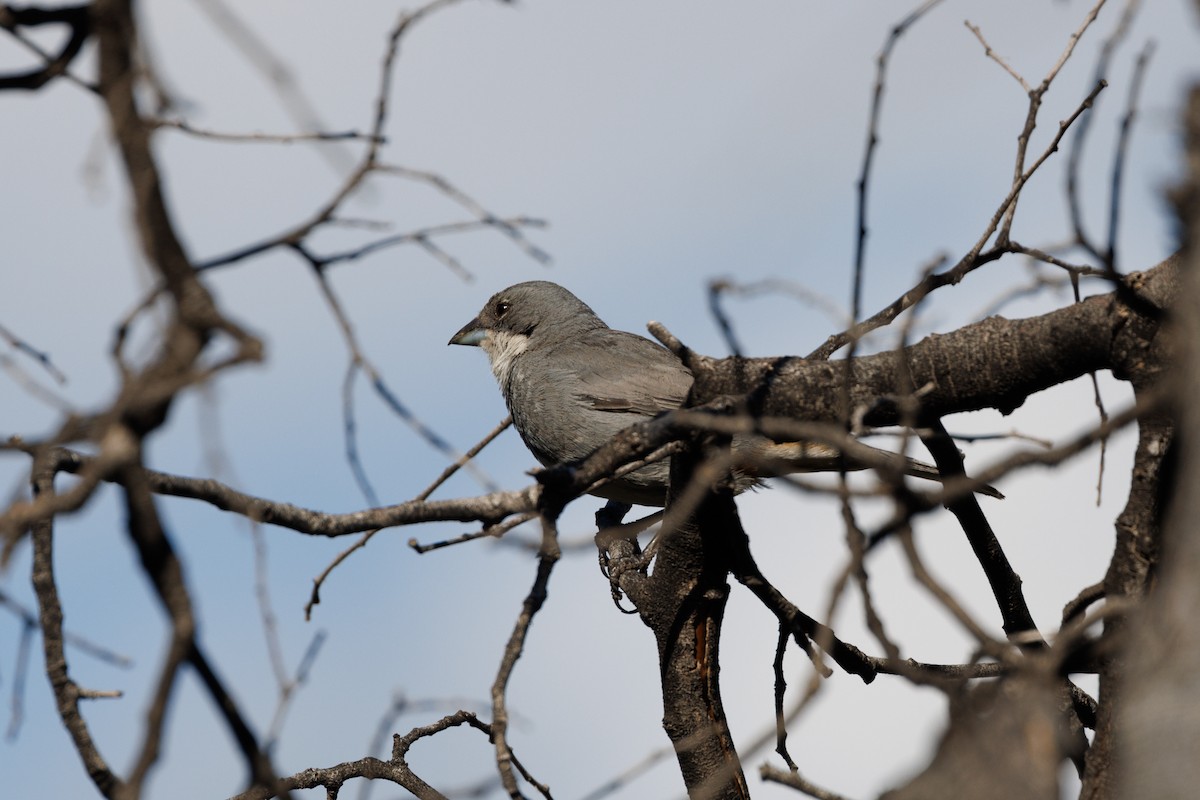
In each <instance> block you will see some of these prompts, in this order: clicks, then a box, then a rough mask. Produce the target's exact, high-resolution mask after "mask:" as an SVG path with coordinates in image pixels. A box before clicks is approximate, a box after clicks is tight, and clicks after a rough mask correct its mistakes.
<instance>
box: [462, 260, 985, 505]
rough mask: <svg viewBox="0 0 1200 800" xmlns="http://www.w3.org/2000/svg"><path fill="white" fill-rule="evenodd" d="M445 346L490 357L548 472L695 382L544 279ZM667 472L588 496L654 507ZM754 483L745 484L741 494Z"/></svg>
mask: <svg viewBox="0 0 1200 800" xmlns="http://www.w3.org/2000/svg"><path fill="white" fill-rule="evenodd" d="M450 344H462V345H477V346H479V347H481V348H483V350H484V352H485V353H487V356H488V360H489V361H490V362H491V365H492V372H493V373H494V374H495V376H496V380H497V382H498V383H499V384H500V391H501V392H502V393H503V395H504V400H505V402H506V403H507V405H508V410H509V412H510V413H511V414H512V417H513V425H514V426H515V427H516V429H517V432H518V433H519V434H520V435H521V439H522V440H523V441H524V442H525V445H526V446H527V447H528V448H529V449H530V451H532V453H533V455H534V457H535V458H537V460H538V461H540V462H541V463H542V464H543V465H545V466H548V467H549V466H554V465H556V464H561V463H564V462H570V461H577V460H579V459H582V458H585V457H586V456H588V455H590V454H591V453H592V452H593V451H594V450H595V449H596V448H598V447H599V446H600V445H602V444H604V443H605V442H607V441H608V440H609V439H611V438H612V437H613V436H614V435H615V434H617V433H618V432H619V431H622V430H624V429H625V428H627V427H629V426H630V425H632V424H634V423H636V422H642V421H645V420H647V419H649V418H651V417H654V416H656V415H658V414H659V413H661V412H663V411H670V410H672V409H676V408H679V407H680V406H681V405H682V404H683V401H684V400H685V399H686V398H687V393H688V390H689V389H690V388H691V385H692V374H691V373H690V372H689V371H688V369H687V368H686V367H685V366H684V365H683V363H682V362H681V361H680V360H679V359H678V358H677V357H676V356H675V354H674V353H672V352H671V351H670V350H667V349H666V348H665V347H662V346H661V345H659V344H657V343H655V342H652V341H650V340H649V339H646V338H645V337H642V336H638V335H636V334H633V333H626V332H625V331H617V330H613V329H612V328H610V327H608V326H607V325H605V324H604V322H603V321H602V320H601V319H600V318H599V317H597V316H596V314H595V313H594V312H593V311H592V309H590V308H589V307H588V306H587V305H586V304H585V303H584V302H583V301H582V300H580V299H579V298H577V297H576V296H575V295H573V294H571V293H570V292H569V291H567V290H566V289H564V288H563V287H561V286H559V285H558V284H555V283H551V282H550V281H528V282H526V283H518V284H516V285H515V286H510V287H508V288H507V289H504V290H503V291H500V292H497V293H496V294H494V295H492V297H491V298H490V299H489V300H488V301H487V303H486V304H485V305H484V307H483V310H481V311H480V312H479V315H478V316H476V317H475V319H473V320H471V321H470V322H468V323H467V324H466V325H464V326H463V327H462V328H461V329H460V330H459V331H458V333H456V334H454V336H453V337H452V338H451V339H450ZM734 447H735V449H736V450H738V451H739V452H746V453H748V454H750V455H751V456H752V457H755V458H761V457H768V458H772V459H774V460H776V461H777V462H779V463H783V462H786V463H787V464H788V468H787V469H778V470H776V472H778V473H780V474H781V473H783V472H795V471H814V470H819V469H836V468H837V465H838V458H837V453H836V451H834V450H833V449H832V448H828V447H825V446H822V445H815V444H811V443H807V444H805V443H786V444H779V445H776V444H774V443H771V442H768V441H767V440H765V439H761V438H758V437H738V438H735V440H734ZM880 452H884V451H880ZM888 455H889V456H890V457H892V458H895V459H901V458H902V456H899V455H897V454H888ZM849 468H853V466H851V467H849ZM669 469H670V467H669V461H666V460H664V461H659V462H656V463H654V464H650V465H648V466H645V467H643V468H641V469H639V470H636V471H634V472H631V473H629V474H628V475H625V476H623V477H621V478H619V479H617V480H614V481H611V482H609V483H607V484H605V485H604V486H601V487H599V488H597V489H596V490H594V491H593V492H592V494H594V495H597V496H599V497H604V498H606V499H609V500H617V501H619V502H623V503H630V504H636V505H647V506H661V505H663V504H664V503H665V502H666V495H667V484H668V480H669ZM904 469H905V471H906V472H907V473H909V474H911V475H916V476H918V477H923V478H930V479H934V480H937V479H938V477H939V475H938V472H937V468H936V467H933V466H931V465H928V464H922V463H921V462H919V461H913V460H911V459H906V460H905V463H904ZM755 483H757V481H756V479H754V478H753V477H744V478H743V479H741V480H739V481H738V486H739V488H747V487H749V486H751V485H754V484H755ZM993 491H994V490H993Z"/></svg>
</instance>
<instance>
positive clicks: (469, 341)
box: [448, 317, 488, 347]
mask: <svg viewBox="0 0 1200 800" xmlns="http://www.w3.org/2000/svg"><path fill="white" fill-rule="evenodd" d="M487 335H488V330H487V328H485V327H483V325H482V324H480V322H479V318H478V317H476V318H475V319H473V320H471V321H470V322H468V323H467V324H466V325H463V326H462V327H461V328H459V331H458V333H456V334H454V335H453V336H451V337H450V341H449V342H448V344H466V345H472V346H475V347H478V346H479V344H480V343H481V342H482V341H483V340H484V339H486V338H487Z"/></svg>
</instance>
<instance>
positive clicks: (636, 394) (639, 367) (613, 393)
mask: <svg viewBox="0 0 1200 800" xmlns="http://www.w3.org/2000/svg"><path fill="white" fill-rule="evenodd" d="M571 349H572V350H575V351H576V352H577V353H578V358H575V359H573V362H572V364H571V371H572V372H573V373H574V375H575V378H576V386H575V397H576V398H577V399H578V400H580V401H582V402H584V403H587V404H588V406H589V407H590V408H592V409H594V410H596V411H611V412H617V413H627V414H640V415H642V416H647V417H653V416H655V415H656V414H658V413H660V412H662V411H670V410H672V409H676V408H679V407H680V406H681V405H683V401H684V400H685V399H686V398H687V393H688V390H689V389H690V388H691V386H692V373H690V372H688V370H687V367H685V366H683V364H682V363H681V362H680V361H679V359H678V358H676V357H675V355H674V354H673V353H671V351H669V350H667V349H666V348H664V347H662V346H660V345H657V344H655V343H654V342H652V341H650V340H649V339H646V338H643V337H641V336H638V335H636V334H632V333H626V332H624V331H614V330H611V329H605V330H600V331H594V332H592V333H591V334H590V335H588V336H587V337H585V338H584V340H582V341H579V342H577V343H576V345H575V346H574V347H572V348H571Z"/></svg>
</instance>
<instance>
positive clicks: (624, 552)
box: [596, 500, 663, 614]
mask: <svg viewBox="0 0 1200 800" xmlns="http://www.w3.org/2000/svg"><path fill="white" fill-rule="evenodd" d="M629 509H630V506H629V504H628V503H618V502H616V501H614V500H609V501H608V505H606V506H605V507H604V508H602V509H600V510H599V511H597V512H596V528H597V531H596V550H597V552H598V554H599V558H600V571H601V572H602V573H603V574H604V576H605V577H606V578H608V581H609V584H610V585H611V586H612V597H613V602H614V603H615V604H616V606H617V608H618V609H620V610H621V611H622V612H623V613H626V614H632V613H635V611H631V610H630V609H627V608H625V607H623V606H622V605H621V597H622V593H621V576H622V575H624V574H625V573H627V572H629V571H631V570H636V571H639V572H640V571H644V570H645V569H646V567H647V565H648V564H649V563H650V561H651V559H652V558H653V551H648V552H646V553H643V552H642V548H641V545H639V544H638V540H637V537H638V534H640V533H641V532H642V531H644V530H646V529H647V528H649V527H651V526H652V525H655V524H656V523H658V522H659V521H661V520H662V516H663V512H661V511H656V512H654V513H653V514H648V515H647V516H645V517H642V518H641V519H637V520H634V521H633V522H628V523H625V524H621V520H622V519H624V518H625V515H626V514H627V513H629Z"/></svg>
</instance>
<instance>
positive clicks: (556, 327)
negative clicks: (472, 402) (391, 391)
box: [450, 281, 605, 383]
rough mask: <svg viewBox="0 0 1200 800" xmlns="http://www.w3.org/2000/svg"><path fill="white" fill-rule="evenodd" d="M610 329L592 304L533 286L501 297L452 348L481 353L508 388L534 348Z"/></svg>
mask: <svg viewBox="0 0 1200 800" xmlns="http://www.w3.org/2000/svg"><path fill="white" fill-rule="evenodd" d="M603 327H605V325H604V323H603V322H602V321H601V320H600V318H599V317H597V316H596V314H595V313H594V312H593V311H592V309H590V308H588V306H587V304H586V303H584V302H583V301H582V300H580V299H579V298H578V297H576V296H575V295H573V294H571V293H570V292H568V291H567V290H566V289H564V288H563V287H561V286H559V285H558V284H557V283H551V282H550V281H528V282H526V283H518V284H516V285H515V286H510V287H508V288H507V289H504V290H502V291H499V292H496V293H495V294H494V295H492V296H491V298H489V299H488V301H487V302H486V303H485V304H484V306H483V309H482V310H481V311H480V312H479V314H478V315H477V316H476V317H475V319H473V320H471V321H470V322H468V323H467V324H466V325H464V326H462V328H460V329H459V331H458V333H456V334H454V336H452V337H451V338H450V344H463V345H474V346H477V347H482V348H483V350H484V352H485V353H487V356H488V360H489V361H491V363H492V372H494V373H495V374H496V377H497V379H499V380H500V382H501V383H504V381H505V379H506V378H507V376H508V374H509V371H510V370H511V369H512V362H513V359H515V358H516V357H517V356H519V355H521V354H522V353H524V352H525V351H526V350H528V349H529V348H531V347H550V346H553V345H554V344H556V343H559V342H564V341H569V340H571V339H573V338H575V337H577V336H579V335H580V334H581V333H583V332H585V331H588V330H592V329H595V328H603Z"/></svg>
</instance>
